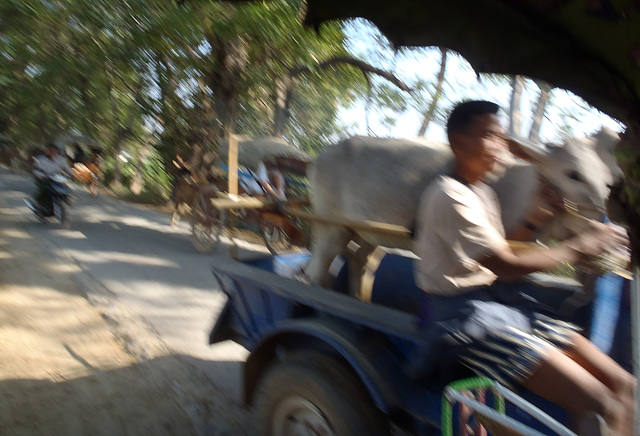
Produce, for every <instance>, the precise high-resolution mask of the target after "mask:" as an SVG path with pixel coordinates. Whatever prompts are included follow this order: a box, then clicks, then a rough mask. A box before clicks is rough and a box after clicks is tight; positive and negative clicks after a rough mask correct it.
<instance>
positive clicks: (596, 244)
mask: <svg viewBox="0 0 640 436" xmlns="http://www.w3.org/2000/svg"><path fill="white" fill-rule="evenodd" d="M565 245H566V246H567V247H568V248H569V249H571V250H573V251H575V253H576V254H577V255H578V260H579V261H583V260H589V259H591V258H594V257H597V256H599V255H601V254H602V253H604V252H607V251H611V250H613V249H614V248H615V247H618V246H628V245H629V238H628V237H627V235H626V233H625V231H624V229H622V228H620V227H613V226H610V225H607V224H602V223H599V222H596V221H590V222H589V227H588V228H587V229H586V230H585V231H584V232H583V233H582V234H581V235H579V236H575V237H573V238H571V239H569V240H567V241H566V242H565Z"/></svg>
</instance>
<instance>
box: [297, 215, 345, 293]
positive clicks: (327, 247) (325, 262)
mask: <svg viewBox="0 0 640 436" xmlns="http://www.w3.org/2000/svg"><path fill="white" fill-rule="evenodd" d="M351 236H352V232H351V231H350V230H348V229H346V228H344V227H338V226H328V225H326V224H320V223H314V225H313V242H314V247H313V249H312V254H311V259H310V260H309V263H308V264H307V265H306V266H305V267H304V274H305V275H306V277H307V278H308V279H309V281H310V282H311V283H312V284H315V285H320V286H323V287H330V286H331V283H330V276H329V267H330V266H331V262H333V259H335V258H336V256H338V255H339V254H342V253H344V251H345V248H346V246H347V244H348V243H349V240H351Z"/></svg>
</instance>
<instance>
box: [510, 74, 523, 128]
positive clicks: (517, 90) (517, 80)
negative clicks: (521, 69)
mask: <svg viewBox="0 0 640 436" xmlns="http://www.w3.org/2000/svg"><path fill="white" fill-rule="evenodd" d="M523 89H524V77H522V76H512V77H511V102H510V105H509V133H510V134H511V135H520V132H521V131H522V113H521V112H520V100H521V97H522V91H523Z"/></svg>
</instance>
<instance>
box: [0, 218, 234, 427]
mask: <svg viewBox="0 0 640 436" xmlns="http://www.w3.org/2000/svg"><path fill="white" fill-rule="evenodd" d="M14 214H15V211H12V210H9V209H2V208H0V393H1V394H2V395H1V396H0V434H2V435H32V434H33V435H35V434H38V435H43V434H44V435H72V434H74V435H75V434H86V435H89V434H90V435H161V434H170V435H193V434H196V435H200V434H208V435H232V434H234V435H235V434H239V433H238V431H236V430H234V431H231V430H230V429H228V428H220V427H219V426H217V425H216V420H215V415H216V414H219V413H220V411H221V410H222V411H224V409H225V407H227V406H226V405H225V399H224V398H218V397H217V396H216V392H214V391H213V390H212V388H211V387H210V384H209V383H208V382H207V380H206V377H204V376H203V375H202V374H199V373H198V371H195V370H194V369H193V368H192V367H191V366H190V365H189V363H188V357H185V356H176V355H172V354H171V353H170V351H169V350H168V349H167V347H165V346H164V344H163V343H162V341H161V340H160V339H159V338H158V337H157V336H156V335H155V333H154V332H153V330H152V329H150V328H149V326H147V325H146V324H145V323H144V321H142V320H140V319H137V318H136V317H134V316H132V315H130V314H129V313H127V311H126V310H125V309H123V308H121V307H118V305H117V302H116V301H115V299H113V298H111V297H110V296H109V294H108V292H107V291H106V290H100V289H97V290H96V286H98V285H97V284H95V283H91V282H90V279H89V278H87V277H85V276H84V275H83V273H82V271H80V269H79V268H78V267H77V266H76V265H73V264H72V263H69V262H68V261H66V260H64V258H60V257H58V256H57V255H56V254H55V253H54V249H53V247H48V246H46V245H44V244H43V243H42V242H40V241H36V240H34V239H33V238H32V237H31V236H30V234H29V233H28V232H26V231H25V230H24V223H23V221H21V219H20V217H18V216H16V215H14Z"/></svg>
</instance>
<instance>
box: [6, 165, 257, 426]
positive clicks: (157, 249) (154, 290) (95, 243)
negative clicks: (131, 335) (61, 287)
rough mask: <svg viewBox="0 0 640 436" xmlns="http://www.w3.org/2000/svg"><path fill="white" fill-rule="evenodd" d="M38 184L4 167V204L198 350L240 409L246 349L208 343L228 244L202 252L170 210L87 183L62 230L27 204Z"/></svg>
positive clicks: (166, 336) (173, 345) (152, 321)
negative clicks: (96, 191) (217, 265)
mask: <svg viewBox="0 0 640 436" xmlns="http://www.w3.org/2000/svg"><path fill="white" fill-rule="evenodd" d="M32 191H33V182H32V180H31V178H30V176H28V175H26V174H24V173H18V172H13V171H10V170H7V169H4V168H0V207H2V208H4V210H5V211H6V210H9V211H12V212H13V213H16V214H19V215H21V216H23V217H24V221H25V229H26V230H27V231H28V232H29V233H30V234H31V235H33V236H34V237H36V238H38V239H39V240H42V241H45V242H47V243H49V244H50V245H51V246H52V248H53V249H54V252H55V253H57V254H60V255H61V256H68V257H69V258H70V259H71V260H72V262H73V263H75V264H76V265H77V267H79V268H80V269H81V270H82V272H83V276H85V277H88V278H89V279H88V283H89V284H88V286H90V287H94V288H95V287H103V289H102V291H104V290H106V291H107V293H110V294H112V296H113V298H114V300H116V301H117V303H118V305H119V306H122V307H126V308H127V310H128V311H129V312H131V313H133V314H134V315H137V316H139V317H142V318H143V320H144V322H146V323H147V324H148V326H149V327H150V328H151V329H152V330H153V331H155V333H156V334H157V335H158V336H159V337H160V338H161V339H162V341H164V343H165V344H166V345H167V346H168V347H169V348H170V349H171V350H172V352H174V353H175V354H179V355H185V356H189V357H192V358H193V359H189V361H190V362H191V363H193V364H195V365H196V366H198V367H199V369H200V370H202V371H203V372H204V373H205V374H206V376H207V378H208V379H209V380H210V381H211V383H212V385H213V386H214V387H215V388H216V390H217V391H219V392H220V394H221V395H223V396H225V397H228V399H229V403H230V404H229V406H231V408H232V409H233V408H238V410H239V407H236V406H238V404H239V403H240V387H241V383H240V367H241V365H240V362H241V361H242V360H243V359H244V358H245V356H246V351H245V350H244V349H243V348H242V347H240V346H238V345H236V344H233V343H223V344H219V345H215V346H209V345H208V344H207V336H208V333H209V328H210V326H211V325H212V323H213V322H214V320H215V317H216V316H217V314H218V313H219V311H220V310H221V307H222V304H223V303H224V301H225V297H224V294H222V292H221V291H220V289H219V286H218V284H217V282H216V281H215V279H214V277H213V275H212V274H211V272H210V265H211V264H212V263H213V262H215V259H216V257H217V256H226V255H227V251H228V249H227V247H226V246H225V245H221V246H220V247H219V248H218V250H217V252H216V253H214V254H213V255H202V254H199V253H197V252H196V251H195V249H194V248H193V247H192V245H191V241H190V234H189V228H188V226H187V224H186V223H184V222H182V223H181V224H180V225H179V226H178V227H176V228H172V227H170V226H169V221H170V219H169V216H167V215H166V214H162V213H159V212H156V211H153V210H149V209H147V208H144V207H141V206H137V205H132V204H129V203H125V202H122V201H119V200H116V199H114V198H111V197H108V196H105V195H100V196H99V197H97V198H93V197H91V196H90V195H89V194H88V192H87V191H86V190H84V189H83V188H82V187H76V188H74V195H73V200H74V204H73V208H72V209H71V228H70V229H69V230H63V229H61V228H60V227H59V225H58V224H57V223H53V222H51V223H45V224H43V223H40V222H38V221H37V220H36V219H35V217H34V216H33V215H32V214H31V212H30V211H29V210H28V209H27V207H26V205H25V204H24V202H23V197H25V196H28V195H29V194H30V193H31V192H32ZM246 248H247V249H252V248H254V249H255V247H251V246H249V245H247V247H246ZM225 414H228V411H225ZM241 414H242V413H241V412H238V413H237V414H235V413H232V414H231V415H236V416H235V417H233V416H229V420H230V421H229V425H230V426H233V425H237V422H238V421H237V420H238V416H241ZM230 430H232V429H231V428H230ZM236 430H237V431H239V432H240V430H241V429H233V431H236Z"/></svg>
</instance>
